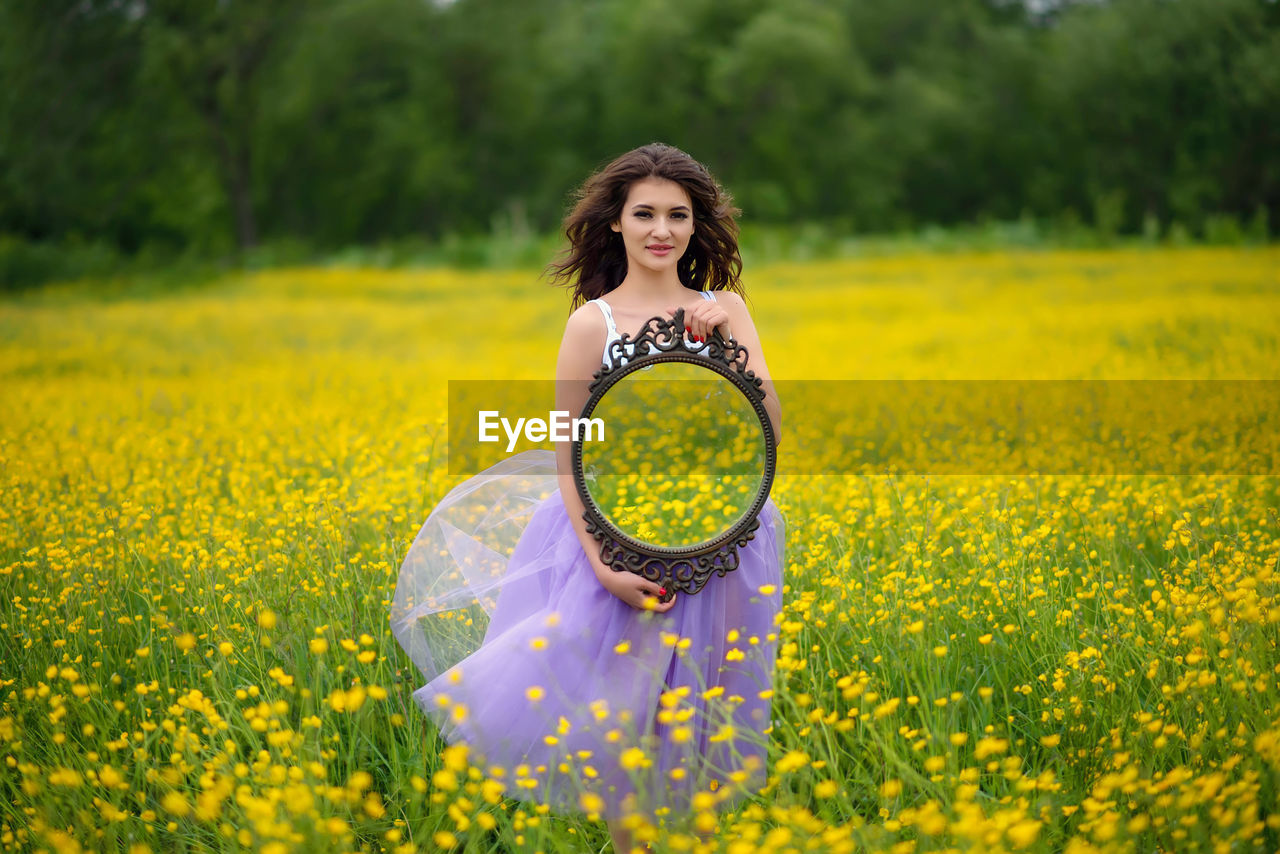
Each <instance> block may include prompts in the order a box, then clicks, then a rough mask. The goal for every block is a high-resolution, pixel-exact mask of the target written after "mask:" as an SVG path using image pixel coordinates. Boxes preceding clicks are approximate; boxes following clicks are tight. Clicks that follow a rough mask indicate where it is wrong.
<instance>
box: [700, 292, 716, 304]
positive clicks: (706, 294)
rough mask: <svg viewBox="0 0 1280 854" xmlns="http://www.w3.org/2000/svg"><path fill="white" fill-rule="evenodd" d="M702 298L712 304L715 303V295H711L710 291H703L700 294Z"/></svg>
mask: <svg viewBox="0 0 1280 854" xmlns="http://www.w3.org/2000/svg"><path fill="white" fill-rule="evenodd" d="M702 298H703V299H709V300H711V301H712V302H715V301H716V295H715V294H713V293H712V292H711V291H703V292H702Z"/></svg>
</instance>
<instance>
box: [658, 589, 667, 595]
mask: <svg viewBox="0 0 1280 854" xmlns="http://www.w3.org/2000/svg"><path fill="white" fill-rule="evenodd" d="M658 595H659V596H666V595H667V588H665V587H659V588H658Z"/></svg>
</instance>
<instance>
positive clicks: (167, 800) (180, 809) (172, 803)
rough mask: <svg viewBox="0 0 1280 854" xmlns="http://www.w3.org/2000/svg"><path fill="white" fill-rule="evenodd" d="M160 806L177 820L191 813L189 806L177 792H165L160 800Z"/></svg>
mask: <svg viewBox="0 0 1280 854" xmlns="http://www.w3.org/2000/svg"><path fill="white" fill-rule="evenodd" d="M160 805H161V806H162V807H164V808H165V809H166V810H167V811H169V812H171V813H173V814H174V815H176V816H177V817H178V818H183V817H184V816H186V815H188V814H189V813H190V812H191V804H190V803H188V802H187V799H186V798H184V797H182V795H180V794H179V793H178V792H166V793H165V795H164V797H163V798H161V799H160Z"/></svg>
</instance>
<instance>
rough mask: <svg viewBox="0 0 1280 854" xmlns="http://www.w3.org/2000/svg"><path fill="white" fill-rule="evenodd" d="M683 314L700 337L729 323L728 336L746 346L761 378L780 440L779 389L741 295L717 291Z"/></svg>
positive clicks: (766, 405)
mask: <svg viewBox="0 0 1280 854" xmlns="http://www.w3.org/2000/svg"><path fill="white" fill-rule="evenodd" d="M685 318H686V319H685V324H686V325H687V326H689V328H690V330H691V334H693V335H695V336H699V337H701V338H703V339H705V338H706V337H707V335H708V334H710V332H711V330H712V329H713V328H715V327H717V326H718V327H720V329H721V332H722V334H723V332H724V324H728V327H729V333H730V336H731V337H732V338H734V339H735V340H736V341H737V342H738V343H739V344H741V345H742V346H743V347H745V348H746V349H747V367H748V368H749V369H750V370H751V371H753V372H754V373H755V375H756V376H758V377H759V378H760V379H761V380H762V381H763V384H764V385H763V388H764V410H765V412H767V413H768V414H769V421H770V422H771V423H772V424H773V435H774V438H775V439H776V440H777V442H778V443H779V444H781V442H782V404H781V403H780V402H779V401H778V391H777V389H776V388H774V385H773V379H772V378H771V377H770V376H769V366H768V365H767V364H765V360H764V349H763V348H762V347H761V345H760V335H759V333H757V332H756V325H755V323H754V322H752V320H751V312H749V311H748V310H747V304H746V303H744V302H743V301H742V297H740V296H738V295H737V294H735V293H733V292H732V291H716V302H711V301H710V300H699V301H698V302H697V303H695V304H694V305H693V306H691V307H689V308H686V309H685Z"/></svg>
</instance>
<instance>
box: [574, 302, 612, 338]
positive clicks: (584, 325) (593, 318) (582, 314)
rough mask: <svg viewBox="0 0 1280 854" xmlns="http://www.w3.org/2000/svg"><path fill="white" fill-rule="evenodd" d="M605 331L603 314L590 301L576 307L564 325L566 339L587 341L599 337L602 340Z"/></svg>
mask: <svg viewBox="0 0 1280 854" xmlns="http://www.w3.org/2000/svg"><path fill="white" fill-rule="evenodd" d="M607 331H608V330H607V328H606V326H605V322H604V315H603V314H601V312H600V309H599V308H597V307H596V306H594V305H591V304H590V303H585V304H583V305H580V306H578V309H577V310H576V311H574V313H573V314H571V315H569V320H568V321H567V322H566V323H565V325H564V337H565V339H566V340H570V339H572V340H575V341H589V340H591V339H593V338H599V339H600V340H601V341H603V340H604V336H605V334H606V333H607Z"/></svg>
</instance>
